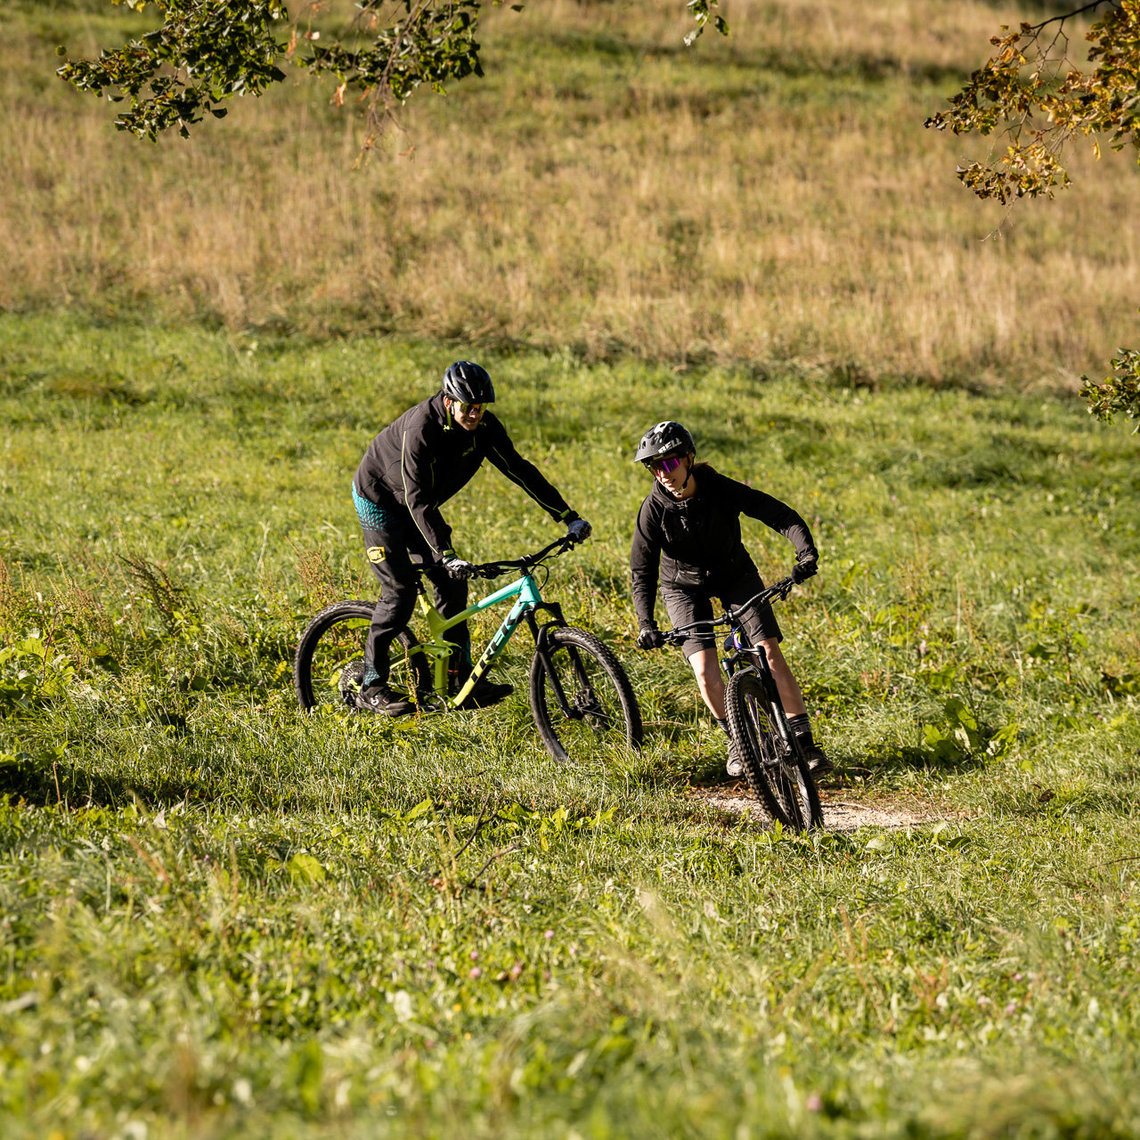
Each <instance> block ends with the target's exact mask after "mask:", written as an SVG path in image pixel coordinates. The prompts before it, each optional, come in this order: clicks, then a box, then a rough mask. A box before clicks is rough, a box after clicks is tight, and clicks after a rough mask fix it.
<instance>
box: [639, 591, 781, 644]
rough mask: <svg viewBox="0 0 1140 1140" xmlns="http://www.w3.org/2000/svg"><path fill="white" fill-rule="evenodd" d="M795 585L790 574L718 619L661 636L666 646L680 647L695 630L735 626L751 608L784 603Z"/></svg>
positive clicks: (726, 608)
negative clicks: (775, 602) (769, 603)
mask: <svg viewBox="0 0 1140 1140" xmlns="http://www.w3.org/2000/svg"><path fill="white" fill-rule="evenodd" d="M795 585H796V580H795V578H793V577H792V576H791V575H790V574H789V575H788V577H787V578H781V579H780V581H778V582H774V583H773V584H772V585H771V586H766V587H765V588H764V589H763V590H761V591H760V593H758V594H753V595H752V597H751V598H749V599H748V600H747V601H746V602H741V603H740V605H738V606H727V607H725V611H724V613H723V614H722V615H721V616H720V617H718V618H707V619H706V620H704V621H693V622H689V624H688V625H679V626H677V627H676V628H675V629H669V630H662V633H661V636H662V637H663V638H664V639H665V644H666V645H680V644H681V642H683V641H684V640H685V638H686V636H687V635H688V634H689V633H690V632H691V631H692V630H694V629H697V628H700V627H704V628H706V629H710V630H712V629H716V627H717V626H721V625H724V626H730V625H735V624H736V623H737V622H739V621H740V620H741V617H742V615H743V613H744V611H745V610H746V609H748V608H749V606H756V605H763V604H764V603H765V602H774V601H783V600H784V599H785V598H786V597H787V596H788V595H789V594H790V593H791V592H792V589H793V588H794V587H795Z"/></svg>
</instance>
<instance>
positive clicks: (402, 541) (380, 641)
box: [352, 487, 471, 685]
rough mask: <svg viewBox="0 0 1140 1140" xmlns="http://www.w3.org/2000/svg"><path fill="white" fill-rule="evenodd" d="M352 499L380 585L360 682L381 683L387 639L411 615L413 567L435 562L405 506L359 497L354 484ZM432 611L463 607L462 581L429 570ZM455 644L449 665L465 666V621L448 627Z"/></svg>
mask: <svg viewBox="0 0 1140 1140" xmlns="http://www.w3.org/2000/svg"><path fill="white" fill-rule="evenodd" d="M352 497H353V500H354V502H355V504H356V508H357V515H358V517H359V518H360V529H361V532H362V534H363V535H364V556H365V557H366V558H367V559H368V565H369V566H371V567H372V573H373V574H374V575H375V576H376V580H377V581H378V582H379V583H380V597H379V599H378V601H377V602H376V606H375V608H374V609H373V610H372V625H371V627H370V628H369V630H368V638H367V640H366V641H365V643H364V683H365V684H366V685H375V684H383V683H386V682H387V680H388V651H389V648H390V647H391V644H392V639H393V638H394V637H395V636H396V634H397V633H399V632H400V630H401V629H403V628H404V626H406V625H407V624H408V622H409V621H411V619H412V613H413V611H414V610H415V605H416V596H417V592H418V591H417V585H418V578H419V571H418V570H417V569H416V567H418V566H425V565H426V566H430V565H431V564H432V563H434V562H435V557H434V555H433V554H432V553H431V549H430V548H429V546H428V544H427V542H426V541H425V540H424V538H423V536H422V535H421V534H420V532H419V531H418V530H417V529H416V525H415V523H414V522H413V520H412V516H411V515H410V514H409V513H408V511H407V510H406V508H403V507H399V508H396V509H387V508H383V509H382V508H380V507H378V506H376V504H375V503H372V502H370V501H369V500H367V499H363V497H362V496H361V495H360V493H359V492H358V491H357V490H356V488H355V487H353V496H352ZM426 576H427V578H428V581H430V582H431V584H432V593H433V597H434V601H435V606H436V609H438V610H439V612H440V613H441V614H442V615H443V616H444V617H451V616H453V615H454V614H457V613H459V612H460V611H461V610H464V609H466V608H467V583H466V582H461V581H456V579H454V578H452V577H451V576H450V575H449V574H448V573H447V572H446V571H444V570H442V569H438V568H435V569H430V570H428V571H427V573H426ZM445 636H446V638H447V640H448V641H453V642H455V643H456V645H457V646H458V647H459V648H458V649H457V650H456V651H455V652H454V653H453V654H452V668H458V669H460V670H463V669H464V667H465V666H470V661H471V634H470V632H469V630H468V629H467V623H466V622H462V623H461V624H459V625H457V626H453V627H452V628H451V629H449V630H448V631H447V633H446V634H445Z"/></svg>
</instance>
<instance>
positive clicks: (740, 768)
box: [724, 740, 744, 780]
mask: <svg viewBox="0 0 1140 1140" xmlns="http://www.w3.org/2000/svg"><path fill="white" fill-rule="evenodd" d="M724 770H725V771H726V772H727V773H728V774H729V776H730V777H731V778H732V779H733V780H739V779H740V777H741V776H743V775H744V761H743V760H741V759H740V749H739V748H737V747H736V741H735V740H730V741H729V742H728V763H727V764H725V766H724Z"/></svg>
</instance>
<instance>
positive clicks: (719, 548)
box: [629, 463, 818, 627]
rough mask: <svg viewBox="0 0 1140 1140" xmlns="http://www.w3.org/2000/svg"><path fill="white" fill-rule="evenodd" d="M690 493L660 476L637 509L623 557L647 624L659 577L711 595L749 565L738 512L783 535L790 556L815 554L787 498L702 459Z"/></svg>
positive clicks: (802, 557)
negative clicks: (671, 488)
mask: <svg viewBox="0 0 1140 1140" xmlns="http://www.w3.org/2000/svg"><path fill="white" fill-rule="evenodd" d="M693 478H694V479H695V480H696V482H697V490H696V493H695V494H693V495H690V496H689V498H687V499H675V498H674V497H673V496H672V495H671V494H670V493H669V492H668V491H666V490H665V488H664V487H662V486H661V484H660V483H658V482H656V481H654V484H653V490H652V491H651V492H650V493H649V494H648V495H646V497H645V501H644V502H643V503H642V504H641V509H640V510H639V511H638V512H637V526H636V527H635V529H634V532H633V548H632V550H631V551H630V556H629V569H630V578H631V580H632V584H633V604H634V608H635V609H636V610H637V620H638V623H639V624H640V625H641V626H642V627H645V626H652V625H653V606H654V602H655V600H656V597H655V595H656V592H657V584H658V581H659V580H660V582H661V583H662V584H663V585H674V586H687V587H694V588H703V589H705V590H707V591H708V593H709V594H710V595H719V590H720V588H722V587H723V586H725V585H727V584H728V583H729V582H731V581H733V580H734V579H735V578H737V577H738V576H739V575H740V574H742V573H744V572H745V571H746V570H749V569H751V568H753V567H754V563H753V561H752V558H751V556H750V555H749V553H748V551H747V550H746V549H745V548H744V544H743V543H742V542H741V540H740V516H741V515H747V516H748V517H749V518H753V519H757V520H758V521H759V522H762V523H764V525H765V526H769V527H771V528H772V529H773V530H774V531H778V532H779V533H780V534H782V535H783V536H784V537H785V538H786V539H787V540H788V541H789V542H790V543H791V544H792V545H793V546H794V547H795V548H796V559H797V561H803V560H805V559H810V558H816V557H818V555H817V553H816V549H815V543H814V542H813V541H812V537H811V531H810V530H809V529H808V525H807V523H806V522H804V520H803V518H802V517H801V516H800V515H799V514H797V513H796V512H795V511H793V510H792V508H791V507H789V506H788V505H787V503H782V502H780V500H779V499H774V498H773V497H772V496H771V495H766V494H765V493H764V492H763V491H757V490H756V489H755V488H753V487H749V486H747V485H745V484H744V483H739V482H737V481H736V480H735V479H729V478H728V476H726V475H721V474H720V472H718V471H715V470H714V469H713V468H712V467H710V466H709V465H708V464H707V463H702V464H699V465H698V466H697V467H695V468H694V469H693Z"/></svg>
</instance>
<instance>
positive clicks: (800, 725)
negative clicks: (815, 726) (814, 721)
mask: <svg viewBox="0 0 1140 1140" xmlns="http://www.w3.org/2000/svg"><path fill="white" fill-rule="evenodd" d="M788 727H789V728H790V729H791V730H792V735H793V736H795V737H797V738H798V739H799V740H802V741H803V742H804V744H806V745H808V747H809V748H810V747H814V745H815V738H814V737H813V736H812V734H811V720H810V719H809V718H808V714H807V713H800V715H799V716H790V717H788Z"/></svg>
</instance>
